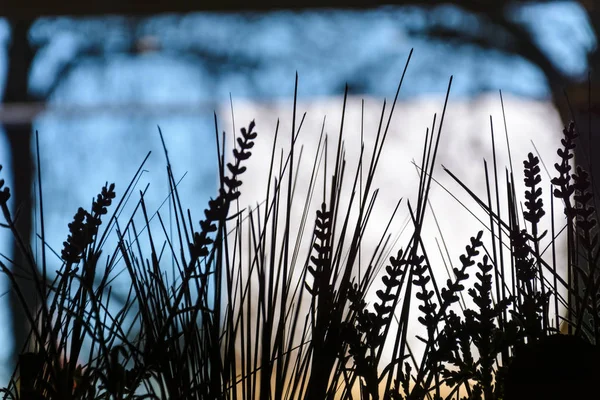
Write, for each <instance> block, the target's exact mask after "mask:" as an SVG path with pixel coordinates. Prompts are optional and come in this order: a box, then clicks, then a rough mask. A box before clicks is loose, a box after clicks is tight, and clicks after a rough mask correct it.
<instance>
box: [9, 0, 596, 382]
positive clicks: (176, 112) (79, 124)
mask: <svg viewBox="0 0 600 400" xmlns="http://www.w3.org/2000/svg"><path fill="white" fill-rule="evenodd" d="M56 3H58V2H56ZM121 3H122V4H121ZM52 4H53V2H50V3H48V4H47V5H45V6H44V8H43V9H41V10H40V9H32V10H31V11H29V12H28V11H26V10H25V11H23V10H19V12H16V11H15V10H16V9H15V10H12V9H11V11H15V12H14V15H11V13H8V12H6V14H4V15H5V17H4V18H2V19H0V93H2V94H3V97H2V107H1V108H0V126H1V128H0V164H2V166H3V169H2V172H0V174H1V176H0V177H1V178H2V179H4V180H5V181H6V184H7V185H8V186H9V187H10V189H11V193H12V198H11V207H12V209H13V213H14V212H15V211H16V209H17V207H20V210H21V213H20V217H19V221H18V228H19V230H20V231H21V233H22V235H24V237H28V238H31V240H32V247H33V248H34V252H35V254H36V256H39V250H40V248H41V247H40V243H39V240H38V239H36V238H35V234H36V233H39V232H40V229H41V228H40V221H39V214H36V213H35V212H34V210H35V209H36V205H38V204H39V199H38V198H37V192H36V190H34V185H37V173H38V171H39V170H41V174H42V183H43V195H44V212H45V220H44V222H45V229H46V235H47V237H48V246H50V247H51V248H53V249H54V250H55V251H57V252H58V253H59V252H60V249H61V248H62V242H63V241H64V240H65V239H66V237H67V234H68V228H67V224H68V223H69V222H70V221H71V220H72V218H73V215H74V214H75V212H76V210H77V207H79V206H83V207H86V208H89V206H90V205H91V201H92V198H93V196H94V195H95V194H97V193H98V192H99V191H100V189H101V187H102V185H103V184H104V183H105V182H106V181H109V182H115V183H116V185H117V194H118V195H119V194H121V193H122V191H123V190H124V189H125V187H126V186H127V184H128V183H129V181H130V179H131V178H132V177H133V175H134V173H135V171H136V170H137V168H138V167H139V166H140V163H141V162H142V160H143V159H144V157H145V156H146V154H147V153H148V151H152V153H153V154H152V156H151V158H150V159H149V161H148V163H147V164H146V165H145V166H144V173H143V181H142V182H141V183H140V184H139V188H140V189H143V188H144V187H145V185H146V183H151V190H150V195H149V196H148V198H147V200H148V203H149V209H150V210H156V209H158V208H159V207H160V206H161V204H162V202H163V201H164V200H165V199H166V198H167V194H168V190H167V188H168V186H167V179H166V173H165V162H164V155H163V153H162V147H161V143H160V139H159V136H158V128H157V126H160V129H161V130H162V132H163V133H164V135H165V141H166V144H167V146H168V148H169V154H170V156H171V157H172V161H174V166H175V178H176V179H179V178H183V179H182V183H181V185H180V192H181V195H182V200H183V202H184V204H185V205H187V207H189V208H191V209H192V210H193V211H194V214H193V215H196V216H200V215H201V214H200V213H201V211H202V209H203V207H204V205H205V204H206V201H207V199H208V198H209V196H210V195H212V194H213V193H214V191H215V188H216V184H217V176H216V164H215V161H216V150H215V139H214V138H215V127H214V115H213V113H214V112H217V115H218V116H219V117H220V118H222V120H221V119H220V121H223V122H221V123H220V125H219V130H220V131H222V130H227V131H228V132H231V131H232V122H233V121H231V108H230V107H231V104H233V108H234V114H236V113H235V111H236V110H237V111H239V116H238V115H237V114H236V117H235V118H236V119H235V123H236V129H239V127H241V126H243V125H247V123H248V122H249V120H247V119H248V118H255V117H257V112H258V111H257V110H261V112H262V113H263V115H266V117H265V118H271V119H269V120H268V121H269V122H268V123H266V124H263V127H262V128H261V125H260V124H259V131H261V130H271V131H273V130H274V123H275V122H274V121H275V118H276V115H275V116H274V115H271V114H270V113H273V112H274V111H278V112H279V111H281V110H283V109H284V108H285V107H288V105H290V104H291V103H290V99H291V97H292V95H293V91H294V76H295V73H296V72H298V73H299V76H300V85H299V100H300V101H301V102H302V104H304V105H305V106H307V105H310V104H316V103H318V104H319V105H320V106H321V109H319V111H318V112H317V113H316V115H315V117H316V119H317V120H322V117H323V114H325V113H327V112H328V110H333V109H335V107H337V109H338V110H339V109H340V108H341V97H340V96H341V95H342V94H343V91H344V85H345V84H348V85H349V94H350V96H351V97H352V98H353V99H354V98H356V99H358V98H363V97H365V98H375V99H379V100H378V101H381V100H382V99H383V98H384V97H386V98H388V100H389V99H391V98H393V95H394V94H395V90H396V86H397V84H398V81H399V79H400V76H401V73H402V69H403V68H404V64H405V62H406V59H407V56H408V54H409V51H410V49H411V48H414V49H415V53H414V55H413V58H412V60H411V65H410V66H409V72H408V74H407V78H406V79H407V80H406V82H405V84H404V87H403V90H402V92H401V94H400V100H401V102H402V104H404V105H405V106H406V107H407V109H410V110H411V111H410V113H409V114H410V115H413V116H420V118H421V119H420V120H414V121H413V122H412V125H411V126H414V128H415V129H416V130H417V132H415V134H414V135H409V134H408V133H405V134H404V135H405V136H404V139H403V142H402V143H398V144H397V145H398V146H401V145H402V144H406V143H408V142H410V140H417V142H415V143H416V144H413V145H412V146H413V147H414V148H415V149H416V148H418V147H419V146H420V145H421V143H422V138H423V136H422V134H423V133H424V131H425V128H426V127H427V126H429V125H430V123H431V118H432V112H431V111H437V112H439V111H441V106H442V104H443V96H444V94H445V91H446V88H447V82H448V78H449V76H450V75H453V76H454V82H453V87H452V94H451V102H453V103H452V104H455V105H456V107H457V108H456V109H455V110H457V111H456V113H455V114H454V118H455V119H456V120H457V122H456V123H455V124H454V125H455V127H454V129H453V131H461V130H463V129H464V130H468V131H469V132H471V136H469V138H467V139H465V140H467V142H469V143H471V142H473V140H475V141H477V140H478V139H477V138H478V137H480V136H485V138H486V139H485V140H488V139H489V114H490V113H491V112H492V111H490V110H489V109H487V108H482V107H481V106H480V103H479V101H480V100H482V99H485V101H486V102H485V103H481V104H486V105H489V107H492V108H493V107H495V108H494V112H496V113H497V112H498V110H499V96H498V90H499V89H501V90H502V92H503V94H505V96H506V98H507V99H509V100H510V101H511V103H510V104H509V103H507V104H506V105H507V108H508V109H509V110H512V115H511V114H508V117H509V121H508V122H507V123H508V125H509V127H510V126H511V125H510V124H511V123H512V127H513V132H517V136H522V135H525V134H536V135H538V136H537V139H535V140H542V141H548V142H549V143H550V148H551V147H552V146H554V148H555V147H556V145H557V144H558V140H559V138H560V129H561V124H562V123H564V122H566V121H568V120H569V119H570V118H569V111H568V110H569V107H568V105H567V103H566V101H565V97H564V92H565V91H566V93H567V94H568V97H569V100H570V102H571V106H572V108H573V111H574V113H575V116H576V117H578V118H579V117H581V113H583V112H587V111H592V113H591V114H590V115H592V117H591V118H590V119H589V121H588V119H586V120H585V122H586V123H585V124H582V127H584V128H585V129H588V125H589V124H588V122H591V126H592V127H593V126H594V125H595V126H597V123H598V122H599V121H597V120H596V118H597V117H598V116H599V115H600V96H599V95H597V94H596V93H595V90H594V88H595V87H597V86H598V82H597V79H595V80H594V76H593V74H592V90H591V102H590V101H588V100H590V96H589V93H590V91H589V89H588V74H589V73H591V72H593V71H594V70H595V68H597V67H598V66H599V65H600V52H599V51H598V48H597V36H598V33H599V32H600V31H599V29H600V6H597V5H596V2H594V1H593V0H589V1H579V2H577V1H535V2H534V1H527V0H520V1H501V0H497V1H494V2H482V1H460V2H458V1H457V2H450V1H435V0H429V1H420V2H419V1H401V0H396V1H395V2H394V1H390V2H389V4H388V3H387V2H383V3H381V4H375V3H372V2H370V3H369V4H370V5H368V6H367V5H366V4H365V5H364V6H363V7H360V6H359V7H356V6H354V8H352V9H350V8H348V7H344V6H343V5H341V4H333V3H331V4H328V3H327V1H324V2H322V4H321V6H320V7H319V8H315V7H314V5H313V4H308V3H307V4H304V5H303V4H295V5H294V7H293V8H292V7H290V8H289V9H286V8H282V9H277V10H272V9H268V7H265V6H264V5H256V6H252V5H247V6H246V8H245V9H236V8H233V7H228V8H227V9H221V10H219V9H216V10H215V9H214V7H216V6H215V5H214V4H213V5H211V6H210V9H209V8H208V6H207V7H204V8H203V6H202V5H200V3H199V5H198V6H197V7H194V6H191V5H189V4H188V5H186V6H185V7H183V6H182V8H181V9H177V7H175V9H173V7H174V6H173V4H170V5H169V8H166V7H167V6H165V8H161V6H159V5H157V4H150V5H146V6H145V5H142V3H141V2H139V3H136V2H132V1H121V2H120V5H119V6H116V5H112V3H110V2H108V3H106V4H105V5H104V6H98V7H96V6H92V5H90V6H89V8H86V6H84V5H83V4H84V2H80V4H78V5H77V6H74V7H76V9H74V10H73V12H70V11H69V10H68V9H65V6H64V5H62V6H58V5H57V6H56V8H52ZM174 4H177V2H175V3H174ZM484 4H485V6H484ZM488 4H493V5H491V6H490V5H488ZM111 7H112V8H111ZM2 13H3V11H2V10H0V15H2ZM73 14H76V15H73ZM490 96H491V97H490ZM490 99H492V100H490ZM277 104H279V105H280V106H273V105H277ZM370 104H371V105H373V108H370V109H369V110H374V112H375V113H378V112H380V111H379V110H380V107H381V102H379V103H377V102H375V101H374V100H373V102H372V103H370ZM432 105H435V107H433V106H432ZM588 105H589V106H588ZM486 107H487V106H486ZM422 110H427V111H426V112H423V111H422ZM474 110H479V111H477V112H479V114H477V115H479V117H478V118H479V119H476V120H473V119H471V117H472V116H473V115H474V114H473V113H474V112H475V111H474ZM288 111H291V109H290V108H289V107H288ZM355 111H356V112H359V111H360V109H359V108H357V107H355ZM319 113H320V114H319ZM411 113H412V114H411ZM472 114H473V115H472ZM527 117H531V118H532V121H533V122H532V121H529V122H530V124H529V125H528V124H524V123H523V121H522V120H523V118H527ZM335 118H338V117H335ZM461 118H462V120H461ZM500 118H501V114H500V115H499V118H496V119H495V121H496V122H497V123H498V125H497V127H496V129H497V131H498V132H503V127H502V125H501V124H500V123H501V119H500ZM331 121H335V123H336V124H337V123H338V122H339V119H332V120H331ZM399 121H400V120H397V121H396V122H397V123H398V124H401V122H399ZM470 121H476V122H473V123H471V122H470ZM582 121H583V120H582ZM594 121H595V122H594ZM257 122H258V121H257ZM534 122H535V123H534ZM536 123H537V125H536ZM334 127H335V125H331V126H330V128H331V129H330V133H333V132H335V129H334ZM537 128H539V129H537ZM548 128H551V130H550V131H548V130H547V129H548ZM538 130H539V131H538ZM35 131H38V132H39V142H40V151H41V156H40V164H39V165H38V163H37V161H36V156H35V135H34V132H35ZM318 133H319V132H318V131H316V132H310V133H307V135H309V136H308V137H310V135H312V137H317V136H318ZM416 133H418V135H417V134H416ZM549 135H554V136H553V137H552V138H551V139H552V140H549ZM527 137H528V138H529V136H527ZM586 137H587V136H586ZM411 138H412V139H411ZM473 138H475V139H473ZM587 140H592V142H591V143H589V146H590V148H595V147H593V146H596V145H598V144H597V143H595V142H594V139H593V138H592V139H587ZM486 143H487V142H486ZM482 146H483V145H482ZM485 146H487V144H486V145H485ZM419 154H420V153H418V152H416V153H415V154H413V155H412V156H414V157H415V158H418V157H419ZM457 154H458V152H457ZM477 162H478V167H480V165H481V159H479V160H477ZM517 162H518V165H517V164H515V165H516V168H521V165H522V164H521V160H518V161H515V163H517ZM553 163H554V160H551V161H547V164H548V166H551V165H552V164H553ZM592 170H593V171H595V166H594V165H592ZM551 173H552V172H551ZM596 174H597V172H594V175H596ZM256 200H258V199H256ZM256 200H255V201H256ZM38 212H39V209H38ZM165 212H167V211H165ZM6 231H7V230H6V229H1V230H0V253H1V254H3V255H4V256H6V257H9V258H11V259H13V260H14V262H15V263H16V264H19V263H20V259H19V256H18V255H14V256H13V254H14V252H13V249H12V247H11V246H12V243H13V242H12V241H9V240H8V238H9V237H10V235H9V233H8V232H6ZM474 233H475V232H468V234H469V235H472V234H474ZM34 240H35V241H34ZM465 244H466V243H465ZM463 246H464V245H463ZM48 258H49V260H48V264H49V266H50V267H49V271H51V273H53V271H55V270H57V269H58V268H59V267H60V260H59V259H58V257H56V256H54V255H53V254H52V253H49V255H48ZM4 262H5V263H7V264H8V265H10V263H9V262H7V261H6V260H5V261H4ZM27 282H28V281H27V280H26V279H22V282H21V284H22V285H24V287H26V288H28V290H29V291H30V293H33V288H32V287H31V285H28V284H27ZM115 284H116V285H117V288H118V285H119V282H118V281H117V282H116V283H115ZM123 284H124V285H125V283H123ZM31 302H32V305H33V304H34V302H35V300H33V299H32V300H31ZM0 327H2V329H1V330H0V344H1V346H0V386H3V385H4V384H5V382H7V380H8V378H9V376H10V374H11V373H12V370H13V367H14V361H15V359H16V354H18V350H19V349H20V348H21V347H22V344H23V339H24V338H25V337H26V333H27V332H28V329H29V327H28V326H27V324H26V322H25V321H24V316H23V313H22V311H21V308H20V305H18V302H17V299H16V297H15V296H14V295H13V294H12V292H11V291H10V289H9V282H8V279H6V277H5V276H0Z"/></svg>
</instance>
